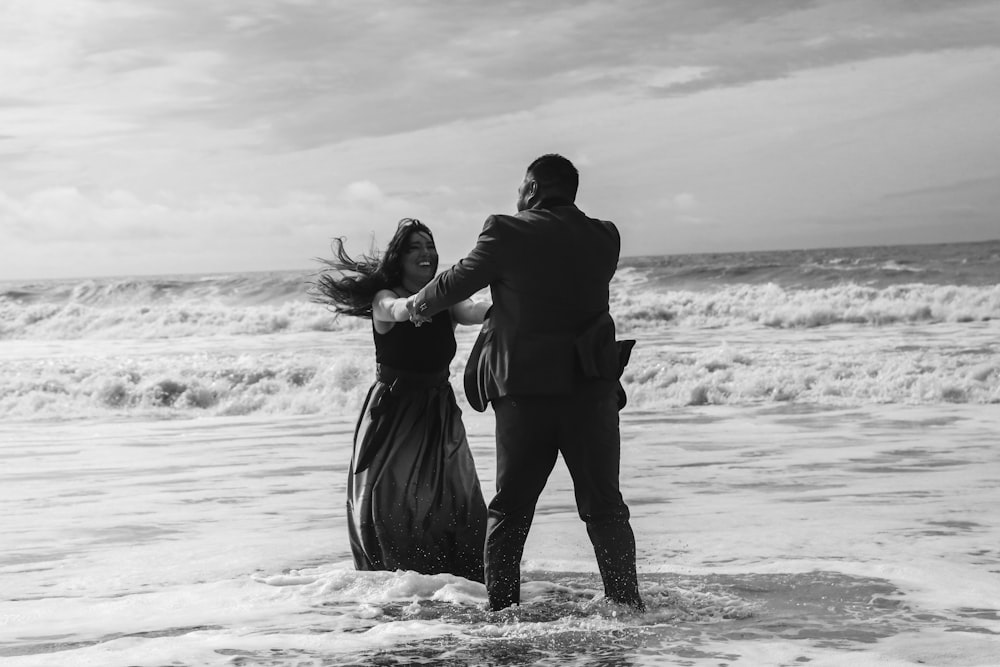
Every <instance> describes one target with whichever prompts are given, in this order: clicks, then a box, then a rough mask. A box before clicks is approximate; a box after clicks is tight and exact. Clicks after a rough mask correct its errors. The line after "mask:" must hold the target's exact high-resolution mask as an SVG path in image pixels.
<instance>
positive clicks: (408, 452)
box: [347, 367, 486, 582]
mask: <svg viewBox="0 0 1000 667" xmlns="http://www.w3.org/2000/svg"><path fill="white" fill-rule="evenodd" d="M379 378H380V379H379V380H377V381H376V382H375V384H374V385H372V388H371V390H370V391H369V392H368V397H367V398H366V399H365V405H364V408H363V409H362V412H361V416H360V418H359V419H358V426H357V429H356V431H355V434H354V455H353V457H352V459H351V469H350V471H349V472H348V479H347V525H348V531H349V533H350V538H351V550H352V552H353V554H354V564H355V567H357V568H358V569H359V570H415V571H417V572H420V573H422V574H437V573H440V572H449V573H451V574H456V575H459V576H461V577H465V578H467V579H472V580H474V581H480V582H481V581H483V545H484V542H485V539H486V503H485V501H484V500H483V493H482V490H481V489H480V486H479V477H478V475H477V474H476V465H475V462H474V461H473V459H472V452H471V451H470V449H469V442H468V439H467V437H466V433H465V426H464V425H463V424H462V412H461V410H460V409H459V407H458V404H457V403H456V402H455V392H454V391H453V390H452V387H451V385H450V384H449V383H448V374H447V370H445V371H442V372H441V373H437V374H434V375H417V374H405V373H400V372H394V371H391V370H389V369H385V368H384V367H383V368H381V369H380V371H379Z"/></svg>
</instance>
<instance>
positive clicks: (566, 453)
mask: <svg viewBox="0 0 1000 667" xmlns="http://www.w3.org/2000/svg"><path fill="white" fill-rule="evenodd" d="M614 390H615V387H614V385H613V384H612V383H605V382H591V383H587V384H584V385H581V386H580V387H579V388H578V390H577V391H576V392H575V393H574V395H573V397H572V400H571V405H570V406H569V407H568V410H567V412H566V413H565V415H564V420H563V422H562V426H561V429H560V437H559V443H560V445H559V448H560V450H561V451H562V454H563V458H564V459H565V460H566V466H567V467H568V468H569V472H570V475H571V476H572V478H573V488H574V492H575V494H576V504H577V510H578V511H579V513H580V518H581V519H583V521H584V522H586V524H587V534H588V535H589V537H590V541H591V543H592V544H593V545H594V556H595V557H596V558H597V566H598V568H599V569H600V572H601V578H602V579H603V581H604V593H605V596H606V597H607V598H608V599H610V600H613V601H614V602H618V603H621V604H627V605H630V606H633V607H637V608H640V609H641V608H643V604H642V599H641V597H640V596H639V585H638V578H637V576H636V566H635V535H634V534H633V532H632V527H631V525H630V524H629V510H628V506H627V505H626V504H625V501H624V499H623V498H622V494H621V491H620V490H619V482H618V478H619V463H620V458H621V436H620V433H619V425H618V404H617V398H616V396H615V393H614Z"/></svg>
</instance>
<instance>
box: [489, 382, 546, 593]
mask: <svg viewBox="0 0 1000 667" xmlns="http://www.w3.org/2000/svg"><path fill="white" fill-rule="evenodd" d="M544 403H545V401H544V400H542V399H538V398H536V397H526V398H524V399H521V398H511V397H505V398H502V399H498V400H496V401H494V402H493V410H494V412H495V413H496V424H497V426H496V446H497V481H496V488H497V493H496V496H494V497H493V500H491V501H490V504H489V517H488V519H487V523H486V548H485V555H484V558H485V566H486V567H485V569H486V590H487V594H488V596H489V602H490V609H492V610H493V611H497V610H500V609H504V608H506V607H509V606H511V605H514V604H519V603H520V601H521V556H522V554H523V553H524V543H525V541H526V540H527V538H528V530H529V529H530V528H531V521H532V519H533V517H534V514H535V504H536V503H537V502H538V496H539V495H540V494H541V492H542V489H543V488H544V487H545V482H546V480H548V477H549V474H550V473H551V472H552V468H553V466H554V465H555V462H556V456H557V453H558V450H557V449H556V447H555V443H554V438H553V429H552V427H551V419H550V415H549V411H548V410H546V409H545V405H544Z"/></svg>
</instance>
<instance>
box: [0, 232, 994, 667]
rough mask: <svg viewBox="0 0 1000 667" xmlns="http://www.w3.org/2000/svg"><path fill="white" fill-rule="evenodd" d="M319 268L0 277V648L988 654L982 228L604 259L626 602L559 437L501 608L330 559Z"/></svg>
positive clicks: (327, 398) (346, 324)
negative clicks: (632, 566) (616, 401)
mask: <svg viewBox="0 0 1000 667" xmlns="http://www.w3.org/2000/svg"><path fill="white" fill-rule="evenodd" d="M317 268H318V267H317ZM311 278H312V276H311V274H310V272H309V269H308V268H306V269H305V270H303V271H299V272H271V273H240V274H218V275H174V276H155V277H149V276H131V277H108V278H88V279H79V280H47V281H43V280H38V281H6V282H0V417H2V420H0V456H2V460H3V466H2V468H0V534H3V536H4V540H3V543H4V548H3V549H2V550H0V664H3V665H5V666H6V665H8V664H9V665H11V666H20V665H45V666H49V665H95V666H101V667H105V666H116V665H122V666H126V665H138V666H144V667H145V666H149V667H152V666H160V665H178V666H189V665H247V666H249V665H281V666H284V665H396V664H442V665H522V664H525V665H527V664H537V665H614V666H617V667H624V666H633V665H634V666H640V665H643V666H644V665H664V664H676V665H694V666H703V665H704V666H712V667H718V666H720V665H733V666H735V665H791V664H811V665H867V664H872V665H875V664H878V665H948V666H950V665H955V666H959V665H961V666H970V665H1000V548H998V545H1000V518H998V517H1000V514H998V513H997V511H996V510H997V508H998V507H1000V447H998V446H997V442H998V441H1000V438H998V436H1000V355H998V352H1000V241H993V242H983V243H974V244H945V245H922V246H892V247H869V248H840V249H822V250H801V251H780V252H779V251H775V252H754V253H729V254H711V255H676V256H657V257H630V258H623V259H622V261H621V263H620V266H619V271H618V274H617V276H616V278H615V281H614V282H613V283H612V286H611V288H612V306H611V308H612V315H613V316H614V317H615V320H616V322H617V325H618V330H619V337H621V338H626V337H627V338H635V339H636V340H637V345H636V347H635V350H634V353H633V356H632V360H631V362H630V364H629V366H628V368H627V369H626V372H625V375H624V377H623V384H624V385H625V388H626V391H627V393H628V397H629V403H628V406H627V407H626V408H625V410H624V411H623V412H622V415H621V420H622V434H623V454H622V487H623V493H624V495H625V499H626V501H627V502H628V503H629V504H630V507H631V508H632V512H633V527H634V528H635V532H636V539H637V548H638V552H639V563H638V566H639V575H640V586H641V589H642V592H643V595H644V596H645V598H646V600H647V604H648V606H649V609H648V611H647V612H646V613H644V614H635V613H630V612H627V611H625V610H622V609H618V608H615V607H614V605H611V604H608V603H607V602H605V601H604V600H603V599H602V597H601V595H600V582H599V577H598V575H597V569H596V563H595V562H594V558H593V553H592V551H591V547H590V545H589V543H588V541H587V538H586V532H585V529H584V526H583V524H582V522H580V521H579V519H578V518H577V516H576V512H575V508H574V506H573V496H572V490H571V488H572V486H571V483H570V481H569V479H568V474H566V473H565V469H564V468H563V467H562V466H561V464H560V465H558V466H557V469H556V472H555V473H554V474H553V477H552V479H551V480H550V482H549V485H548V487H547V488H546V491H545V493H544V494H543V496H542V499H541V501H540V503H539V508H538V514H537V517H536V520H535V524H534V527H533V529H532V533H531V535H530V536H529V541H528V545H527V548H526V550H525V555H524V562H523V570H524V575H525V584H524V594H523V602H524V603H523V604H522V606H521V607H520V608H518V609H515V610H511V611H508V612H504V613H501V614H489V613H487V612H485V611H483V610H482V606H483V604H484V603H485V590H484V588H483V586H482V585H480V584H476V583H473V582H468V581H465V580H463V579H460V578H457V577H452V576H449V575H436V576H423V575H418V574H416V573H412V572H397V573H381V572H380V573H362V572H355V571H354V569H353V567H352V566H351V560H350V548H349V544H348V539H347V532H346V522H345V518H344V504H345V483H346V475H347V466H348V463H349V459H350V449H351V437H352V434H353V429H354V424H355V420H356V418H357V411H358V409H359V408H360V405H361V403H362V400H363V398H364V395H365V393H366V392H367V390H368V387H369V386H370V383H371V381H372V379H373V374H374V360H373V351H374V350H373V345H372V341H371V329H370V327H371V325H370V323H369V322H366V321H362V320H353V319H348V318H339V319H338V318H336V317H334V316H333V315H332V314H331V313H330V312H329V311H327V310H326V309H325V308H324V307H322V306H320V305H317V304H314V303H311V302H310V300H309V297H308V293H307V291H308V286H309V281H310V280H311ZM478 298H488V293H484V294H482V295H479V297H478ZM475 334H476V328H474V327H459V331H458V342H459V352H458V355H457V356H456V359H455V361H454V363H453V366H452V379H453V383H455V385H456V391H457V392H458V393H459V403H460V406H462V408H463V414H464V417H465V420H466V427H467V429H468V431H469V437H470V445H471V446H472V449H473V454H474V456H475V458H476V462H477V467H478V468H479V471H480V477H481V480H482V482H483V488H484V490H485V491H486V492H487V494H488V493H489V490H490V489H491V488H492V486H493V482H494V477H495V471H494V467H493V466H494V462H493V442H492V428H493V421H492V413H491V412H487V413H485V414H479V413H475V412H473V411H472V410H471V409H469V408H468V405H467V403H465V401H464V397H463V396H461V389H460V385H461V383H460V382H458V381H456V378H460V377H461V372H462V368H463V364H464V359H465V355H466V354H467V353H468V350H469V349H470V348H471V345H472V342H473V340H474V338H475Z"/></svg>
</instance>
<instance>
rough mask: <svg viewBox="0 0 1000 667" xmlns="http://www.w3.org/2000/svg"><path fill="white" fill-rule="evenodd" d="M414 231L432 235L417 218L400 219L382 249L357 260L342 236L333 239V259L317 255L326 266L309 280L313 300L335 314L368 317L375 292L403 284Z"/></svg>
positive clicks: (369, 317)
mask: <svg viewBox="0 0 1000 667" xmlns="http://www.w3.org/2000/svg"><path fill="white" fill-rule="evenodd" d="M413 232H423V233H424V234H427V235H428V236H430V237H431V239H433V238H434V235H433V234H431V230H430V229H429V228H428V227H427V225H425V224H424V223H422V222H420V221H419V220H417V219H416V218H403V219H402V220H400V221H399V226H398V227H397V228H396V233H395V234H393V236H392V239H391V240H390V241H389V245H388V246H386V249H385V252H383V253H379V252H378V251H374V250H373V251H372V252H371V254H364V255H362V256H361V258H360V259H357V260H355V259H352V258H351V256H350V255H348V254H347V250H346V249H345V248H344V239H343V238H335V239H333V242H332V244H331V245H332V248H333V259H323V258H318V260H319V261H320V262H322V263H323V264H325V265H326V267H327V268H325V269H323V270H322V271H321V272H320V274H319V277H318V278H317V279H316V281H315V282H313V283H312V287H311V289H310V290H309V293H310V296H311V298H312V300H313V301H314V302H315V303H321V304H323V305H325V306H328V307H330V308H333V310H335V311H336V312H337V314H338V315H351V316H353V317H363V318H366V319H371V317H372V300H373V299H374V298H375V295H376V294H377V293H378V291H379V290H383V289H393V288H396V287H399V286H400V285H402V284H403V261H402V260H403V252H404V251H405V250H406V242H407V240H408V239H409V238H410V234H412V233H413Z"/></svg>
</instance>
